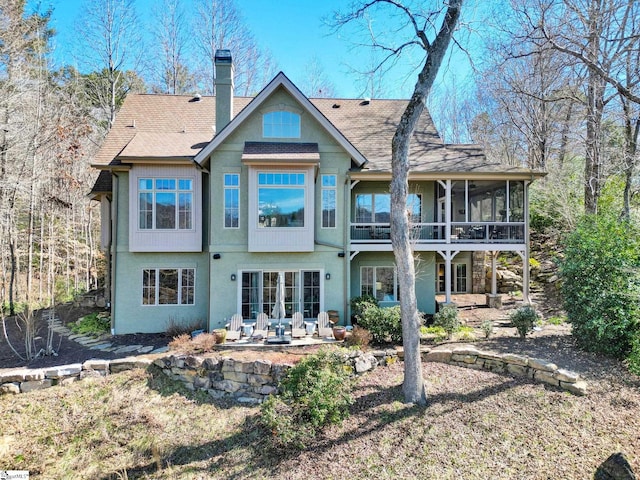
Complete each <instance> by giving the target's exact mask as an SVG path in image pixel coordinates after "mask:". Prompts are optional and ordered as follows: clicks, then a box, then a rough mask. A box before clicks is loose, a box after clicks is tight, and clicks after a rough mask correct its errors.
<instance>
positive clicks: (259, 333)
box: [251, 312, 269, 338]
mask: <svg viewBox="0 0 640 480" xmlns="http://www.w3.org/2000/svg"><path fill="white" fill-rule="evenodd" d="M251 336H252V337H261V338H267V337H268V336H269V317H268V316H267V314H266V313H264V312H262V313H259V314H258V316H257V317H256V326H255V328H254V329H253V335H251Z"/></svg>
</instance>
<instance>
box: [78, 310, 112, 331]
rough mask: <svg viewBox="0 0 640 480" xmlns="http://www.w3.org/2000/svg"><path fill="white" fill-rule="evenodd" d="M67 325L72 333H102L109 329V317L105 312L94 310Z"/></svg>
mask: <svg viewBox="0 0 640 480" xmlns="http://www.w3.org/2000/svg"><path fill="white" fill-rule="evenodd" d="M69 327H70V328H71V331H72V332H73V333H77V334H80V335H102V334H103V333H107V332H109V330H110V329H111V319H110V318H109V315H108V314H106V313H98V312H94V313H91V314H89V315H86V316H84V317H82V318H80V319H78V320H77V321H76V322H75V323H72V324H71V325H70V326H69Z"/></svg>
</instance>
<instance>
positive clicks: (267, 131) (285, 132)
mask: <svg viewBox="0 0 640 480" xmlns="http://www.w3.org/2000/svg"><path fill="white" fill-rule="evenodd" d="M262 136H263V137H264V138H300V115H299V114H297V113H294V112H289V111H287V110H276V111H273V112H269V113H265V114H264V115H262Z"/></svg>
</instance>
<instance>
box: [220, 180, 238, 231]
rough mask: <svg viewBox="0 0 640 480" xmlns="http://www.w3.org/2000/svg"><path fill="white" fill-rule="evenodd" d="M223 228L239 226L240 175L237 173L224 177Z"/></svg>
mask: <svg viewBox="0 0 640 480" xmlns="http://www.w3.org/2000/svg"><path fill="white" fill-rule="evenodd" d="M224 226H225V228H238V227H239V226H240V175H238V174H237V173H225V175H224Z"/></svg>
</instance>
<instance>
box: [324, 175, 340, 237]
mask: <svg viewBox="0 0 640 480" xmlns="http://www.w3.org/2000/svg"><path fill="white" fill-rule="evenodd" d="M320 181H321V186H322V188H321V195H322V228H336V198H337V192H338V190H337V186H338V184H337V180H336V176H335V175H321V180H320Z"/></svg>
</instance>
